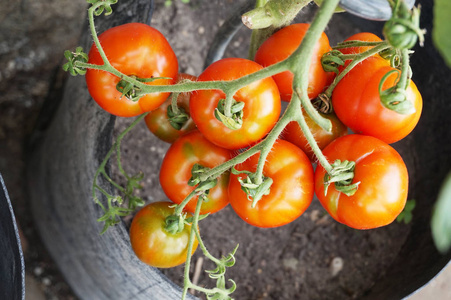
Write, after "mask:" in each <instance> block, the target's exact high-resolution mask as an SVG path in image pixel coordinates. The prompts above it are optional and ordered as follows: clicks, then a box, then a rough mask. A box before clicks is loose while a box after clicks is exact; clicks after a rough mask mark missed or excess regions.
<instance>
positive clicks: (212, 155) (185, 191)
mask: <svg viewBox="0 0 451 300" xmlns="http://www.w3.org/2000/svg"><path fill="white" fill-rule="evenodd" d="M232 156H233V153H232V151H230V150H227V149H224V148H221V147H219V146H216V145H214V144H212V143H211V142H209V141H208V140H207V139H206V138H205V137H204V136H203V135H202V134H201V133H200V132H199V131H197V130H194V131H191V132H189V133H187V134H185V135H183V136H181V137H180V138H179V139H178V140H176V141H175V142H174V143H173V144H172V145H171V147H170V148H169V150H168V152H167V153H166V155H165V157H164V159H163V162H162V165H161V170H160V184H161V187H162V188H163V191H164V192H165V193H166V195H167V196H168V198H169V199H170V200H171V201H173V202H175V203H178V204H179V203H181V202H182V201H183V200H184V199H185V198H186V197H187V196H188V195H189V194H190V193H191V192H192V191H193V190H194V188H195V187H193V186H190V185H188V181H189V180H190V178H191V177H192V173H191V171H192V168H193V166H194V165H195V164H200V165H201V166H203V167H207V168H213V167H216V166H217V165H219V164H221V163H224V162H226V161H227V160H229V159H230V158H232ZM228 182H229V174H228V173H224V174H223V175H222V176H221V177H220V178H219V179H218V183H217V184H216V186H215V187H214V188H212V189H211V190H210V192H209V193H208V199H209V200H208V201H206V202H204V203H203V204H202V208H201V214H207V213H214V212H217V211H219V210H220V209H222V208H224V207H225V206H226V205H227V204H228V203H229V200H228V196H227V185H228ZM196 204H197V196H195V197H194V198H193V199H191V200H190V202H189V203H188V204H187V205H186V207H185V209H186V210H187V211H189V212H194V211H195V208H196Z"/></svg>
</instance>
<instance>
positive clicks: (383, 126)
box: [332, 56, 423, 144]
mask: <svg viewBox="0 0 451 300" xmlns="http://www.w3.org/2000/svg"><path fill="white" fill-rule="evenodd" d="M391 70H394V68H392V67H390V66H389V65H387V62H386V61H385V60H384V59H382V58H379V57H376V56H375V57H369V58H367V59H366V60H364V61H363V62H362V63H360V64H358V65H357V66H355V67H354V68H353V69H352V70H351V71H350V72H349V73H348V74H346V75H345V77H344V78H343V79H342V80H341V81H340V82H339V83H338V85H337V86H336V87H335V89H334V91H333V93H332V105H333V107H334V111H335V113H336V114H337V116H338V118H339V119H340V120H341V121H342V122H343V123H344V124H345V125H346V126H348V127H349V128H351V129H352V130H353V131H354V132H355V133H361V134H364V135H370V136H374V137H377V138H379V139H381V140H382V141H384V142H386V143H388V144H391V143H394V142H396V141H399V140H401V139H402V138H404V137H406V136H407V135H408V134H409V133H410V132H411V131H412V130H413V129H414V128H415V126H416V124H417V123H418V120H419V119H420V115H421V110H422V107H423V100H422V98H421V94H420V93H419V91H418V89H417V87H416V85H415V84H414V83H413V81H410V83H409V86H408V88H407V91H406V92H407V99H408V101H411V102H412V104H413V105H414V107H415V112H414V113H412V114H409V115H405V114H400V113H397V112H395V111H392V110H390V109H388V108H386V107H384V106H383V105H382V103H381V100H380V97H379V83H380V81H381V79H382V77H384V75H385V74H387V72H389V71H391ZM397 76H398V75H397V74H396V73H395V74H391V75H390V76H389V77H388V79H387V80H386V81H385V83H384V85H383V87H382V90H386V89H387V88H390V87H392V86H393V85H394V84H395V82H396V78H397Z"/></svg>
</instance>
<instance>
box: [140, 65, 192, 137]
mask: <svg viewBox="0 0 451 300" xmlns="http://www.w3.org/2000/svg"><path fill="white" fill-rule="evenodd" d="M185 79H188V80H191V81H196V77H195V76H192V75H189V74H184V73H181V74H179V75H178V76H177V82H180V81H182V80H185ZM189 98H190V94H189V93H180V94H179V96H178V97H177V105H178V106H180V107H182V108H183V109H184V110H185V112H186V113H188V114H189ZM171 102H172V99H171V96H170V97H168V98H167V99H166V101H164V102H163V104H161V105H160V106H159V107H158V108H156V109H155V110H153V111H151V112H150V113H149V114H148V115H147V116H146V117H145V118H144V121H145V122H146V125H147V128H148V129H149V131H150V132H152V133H153V134H154V135H155V136H156V137H158V138H159V139H160V140H162V141H165V142H167V143H170V144H172V143H173V142H175V140H177V139H178V138H179V137H180V136H182V135H183V134H185V133H186V132H189V131H191V130H193V129H195V128H196V124H194V122H193V120H192V119H191V118H190V119H189V120H188V121H187V122H186V123H185V125H183V127H182V128H181V129H180V130H177V129H175V128H174V127H173V126H172V125H171V123H170V122H169V119H168V115H167V109H168V106H170V105H171Z"/></svg>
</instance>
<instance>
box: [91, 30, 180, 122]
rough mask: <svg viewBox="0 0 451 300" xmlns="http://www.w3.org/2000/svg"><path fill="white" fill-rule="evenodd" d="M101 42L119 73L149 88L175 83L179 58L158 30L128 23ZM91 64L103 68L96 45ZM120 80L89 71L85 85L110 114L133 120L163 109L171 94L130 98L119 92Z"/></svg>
mask: <svg viewBox="0 0 451 300" xmlns="http://www.w3.org/2000/svg"><path fill="white" fill-rule="evenodd" d="M99 41H100V44H101V45H102V48H103V50H104V52H105V55H106V57H107V58H108V61H109V63H110V64H111V65H112V66H113V67H114V68H115V69H116V70H118V71H119V72H121V73H123V74H125V75H127V76H131V77H133V78H136V79H138V80H146V79H153V78H157V77H164V78H161V79H156V80H152V81H150V82H145V84H147V85H167V84H172V83H174V79H175V78H176V76H177V73H178V62H177V57H176V56H175V54H174V51H173V50H172V48H171V46H170V45H169V43H168V42H167V40H166V38H165V37H164V36H163V35H162V34H161V33H160V32H159V31H157V30H156V29H154V28H152V27H150V26H148V25H146V24H141V23H128V24H124V25H120V26H116V27H113V28H111V29H108V30H107V31H105V32H104V33H102V34H101V35H99ZM88 63H90V64H94V65H103V63H104V62H103V60H102V57H101V55H100V53H99V51H98V49H97V47H96V46H95V45H93V46H92V47H91V51H90V52H89V61H88ZM120 81H121V79H120V78H119V77H117V76H115V75H113V74H111V73H109V72H105V71H102V70H95V69H88V70H87V72H86V83H87V85H88V90H89V93H90V94H91V96H92V98H93V99H94V100H95V101H96V102H97V103H98V104H99V105H100V107H102V108H103V109H104V110H106V111H108V112H109V113H111V114H113V115H116V116H121V117H133V116H137V115H140V114H142V113H143V112H147V111H151V110H153V109H155V108H157V107H158V106H160V105H161V104H162V103H163V102H164V100H166V98H167V97H168V95H169V93H151V94H147V95H144V96H142V97H140V98H139V100H132V99H129V97H127V96H126V95H123V92H120V91H119V90H118V89H117V86H118V84H119V82H120Z"/></svg>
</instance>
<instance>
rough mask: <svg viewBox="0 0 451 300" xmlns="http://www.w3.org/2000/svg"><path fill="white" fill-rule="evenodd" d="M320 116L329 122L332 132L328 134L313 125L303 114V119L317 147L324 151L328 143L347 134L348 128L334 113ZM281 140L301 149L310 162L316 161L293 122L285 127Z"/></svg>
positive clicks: (296, 124)
mask: <svg viewBox="0 0 451 300" xmlns="http://www.w3.org/2000/svg"><path fill="white" fill-rule="evenodd" d="M320 114H321V116H323V117H324V118H326V119H328V120H330V122H331V123H332V131H330V132H329V131H326V130H324V129H322V128H321V127H320V126H319V125H318V124H316V123H315V121H313V120H312V119H311V118H310V117H309V115H308V114H304V117H305V121H306V123H307V125H308V127H309V128H310V131H311V132H312V134H313V136H314V137H315V140H316V142H317V144H318V147H319V148H320V149H324V147H326V146H327V145H329V143H330V142H332V141H333V140H335V139H336V138H338V137H340V136H343V135H345V134H347V133H348V128H347V127H346V126H345V125H344V124H343V123H342V122H341V121H340V120H339V119H338V118H337V116H336V115H335V114H334V113H330V114H322V113H320ZM283 139H284V140H287V141H289V142H290V143H293V144H295V145H296V146H298V147H299V148H301V149H302V151H304V153H305V154H307V156H308V158H309V159H310V160H311V161H314V160H316V156H315V154H314V153H313V150H312V148H311V147H310V145H309V144H308V142H307V139H306V138H305V135H304V133H303V132H302V130H301V127H300V126H299V124H298V123H297V122H294V121H293V122H290V123H288V125H287V127H285V131H284V132H283Z"/></svg>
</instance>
